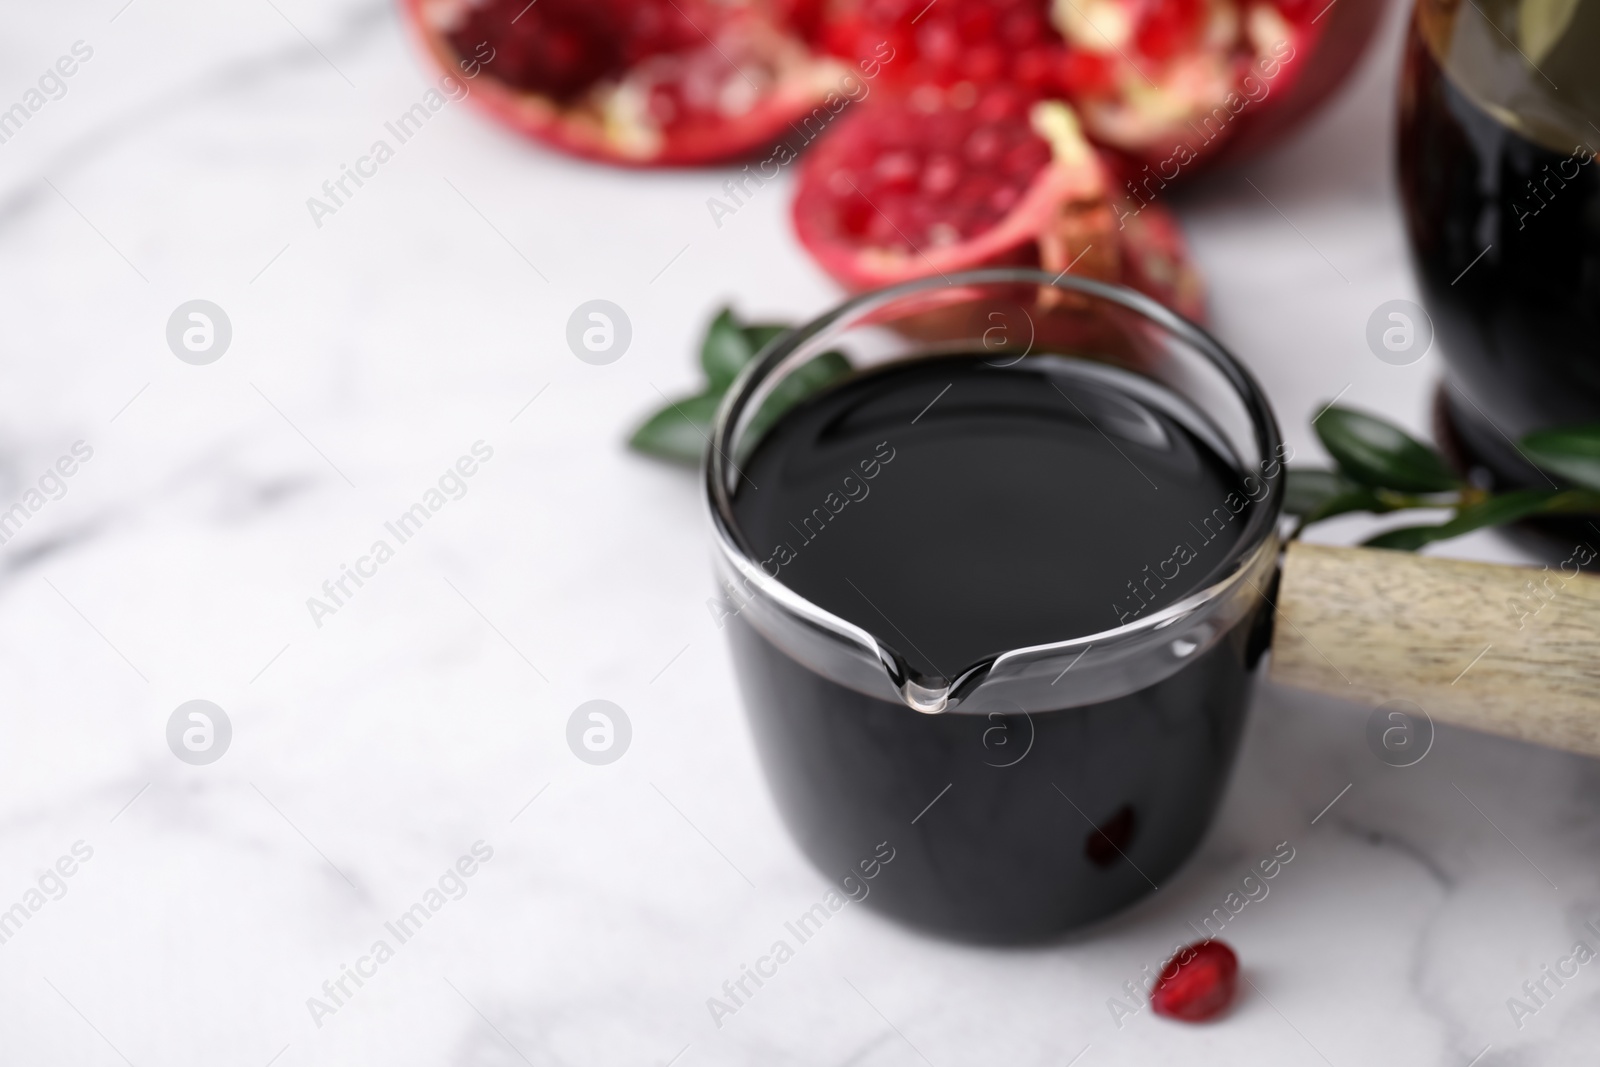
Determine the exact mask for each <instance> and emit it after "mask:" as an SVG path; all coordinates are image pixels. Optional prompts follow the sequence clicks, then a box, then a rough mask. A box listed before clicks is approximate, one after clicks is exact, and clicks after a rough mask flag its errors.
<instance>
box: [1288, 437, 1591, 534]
mask: <svg viewBox="0 0 1600 1067" xmlns="http://www.w3.org/2000/svg"><path fill="white" fill-rule="evenodd" d="M1313 428H1314V429H1315V430H1316V433H1317V437H1318V439H1320V440H1321V441H1322V445H1323V447H1324V448H1326V449H1327V450H1328V454H1329V455H1330V456H1332V457H1333V461H1334V464H1335V468H1334V469H1333V470H1325V469H1323V470H1316V469H1304V468H1293V469H1291V470H1290V471H1289V481H1288V484H1287V486H1286V492H1285V494H1284V497H1285V499H1284V510H1285V511H1286V512H1288V513H1289V514H1290V515H1293V516H1295V517H1296V518H1297V519H1299V524H1298V525H1297V526H1296V528H1295V531H1294V534H1293V536H1296V537H1298V536H1299V535H1300V532H1301V531H1302V530H1304V529H1305V528H1306V527H1307V526H1309V525H1311V524H1312V523H1315V522H1321V521H1323V520H1324V519H1331V518H1333V517H1334V516H1335V515H1347V514H1351V513H1353V512H1366V513H1370V514H1375V515H1386V514H1390V513H1392V512H1396V511H1406V510H1412V509H1419V508H1431V509H1434V510H1439V509H1444V510H1448V511H1450V512H1452V514H1451V516H1450V518H1449V519H1447V520H1446V521H1444V522H1441V523H1433V524H1429V525H1417V526H1402V527H1399V528H1398V529H1393V530H1388V531H1386V532H1384V533H1381V534H1378V535H1377V536H1375V537H1372V538H1369V539H1368V540H1367V541H1366V544H1367V545H1369V546H1371V547H1374V548H1393V549H1399V550H1402V551H1407V552H1414V551H1416V550H1417V549H1419V548H1421V547H1422V546H1423V545H1426V544H1431V543H1432V542H1434V541H1443V540H1447V539H1449V538H1452V537H1460V536H1461V535H1462V534H1466V533H1471V532H1472V531H1473V530H1481V529H1485V528H1488V527H1493V526H1503V525H1505V524H1507V523H1512V522H1518V521H1521V520H1522V519H1527V518H1532V517H1534V516H1537V515H1571V514H1600V425H1596V426H1581V427H1573V428H1569V429H1561V430H1541V431H1539V432H1537V433H1533V434H1529V435H1528V436H1527V437H1525V438H1523V440H1522V446H1521V448H1522V453H1523V455H1525V456H1527V457H1528V459H1529V460H1531V461H1532V462H1533V463H1534V464H1535V465H1537V466H1538V467H1539V468H1541V469H1542V470H1545V471H1548V472H1549V473H1550V474H1552V475H1554V476H1556V477H1557V478H1560V479H1562V480H1564V481H1566V482H1568V483H1570V484H1571V485H1572V486H1573V488H1570V489H1517V490H1513V491H1510V492H1505V493H1490V492H1488V491H1486V490H1483V489H1479V488H1477V487H1476V486H1473V485H1470V484H1468V483H1467V482H1465V481H1463V480H1462V479H1461V477H1460V476H1459V475H1457V474H1456V472H1455V470H1454V469H1453V468H1452V467H1451V466H1450V464H1449V463H1448V462H1447V461H1446V460H1445V458H1444V457H1443V456H1442V455H1440V454H1439V453H1438V451H1436V450H1435V449H1433V448H1432V447H1430V446H1428V445H1426V444H1423V443H1422V442H1421V441H1418V440H1417V439H1416V438H1414V437H1412V436H1411V435H1410V434H1408V433H1406V432H1405V431H1404V430H1402V429H1400V428H1399V427H1398V426H1395V425H1394V424H1392V423H1389V422H1386V421H1384V420H1383V419H1380V418H1377V417H1376V416H1373V415H1368V414H1366V413H1365V412H1361V411H1357V410H1355V409H1354V408H1348V407H1342V406H1339V405H1331V406H1329V407H1328V408H1326V409H1325V410H1324V411H1323V413H1322V414H1321V415H1320V416H1319V417H1318V418H1317V419H1316V420H1315V422H1314V424H1313Z"/></svg>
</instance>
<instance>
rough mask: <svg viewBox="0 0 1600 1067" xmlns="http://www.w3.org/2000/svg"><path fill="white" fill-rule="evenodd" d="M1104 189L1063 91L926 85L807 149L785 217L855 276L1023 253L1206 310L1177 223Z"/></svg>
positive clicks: (832, 267) (874, 282)
mask: <svg viewBox="0 0 1600 1067" xmlns="http://www.w3.org/2000/svg"><path fill="white" fill-rule="evenodd" d="M1110 191H1111V182H1110V178H1109V174H1108V171H1107V168H1106V167H1105V165H1104V164H1103V162H1102V161H1101V159H1100V157H1099V156H1098V155H1097V154H1096V152H1095V150H1094V149H1093V148H1092V147H1091V146H1090V145H1089V143H1088V142H1087V141H1086V140H1085V139H1084V137H1083V134H1082V132H1081V130H1080V129H1079V127H1078V122H1077V119H1076V117H1075V116H1074V114H1073V111H1072V109H1071V108H1070V107H1068V106H1067V105H1065V104H1062V103H1059V102H1054V101H1039V100H1036V99H1033V98H1030V97H1029V96H1027V95H1025V94H1022V93H1019V92H1015V91H1013V90H1011V89H1008V88H1005V87H998V88H995V89H992V90H990V91H988V92H985V93H982V94H979V93H978V92H977V91H976V90H975V89H973V88H972V86H971V85H970V84H967V85H957V86H956V87H954V88H953V89H950V90H948V91H946V90H941V89H937V88H934V87H933V86H928V85H925V86H923V87H921V88H919V89H917V90H916V91H914V92H913V93H911V94H910V95H909V96H908V97H906V98H904V99H888V100H884V101H882V102H880V103H874V104H873V105H872V106H870V107H866V108H863V109H862V110H861V111H860V112H859V113H858V114H856V115H854V116H851V117H849V118H847V119H845V120H843V121H841V123H840V124H839V128H837V129H836V130H834V131H833V132H832V133H831V134H829V136H828V137H826V138H824V139H823V140H822V141H821V143H819V144H818V145H817V147H816V148H815V149H813V150H812V153H811V154H810V155H809V156H807V157H806V159H805V162H804V163H803V165H802V169H801V174H800V184H799V190H798V192H797V194H796V196H795V202H794V220H795V228H796V230H797V232H798V234H799V237H800V241H801V243H802V244H803V245H805V247H806V249H807V250H808V251H809V252H810V253H811V254H812V255H813V256H814V257H815V258H816V259H817V261H818V263H820V264H821V265H822V267H823V269H824V270H826V271H827V272H828V273H829V274H831V275H832V276H833V277H834V278H836V279H837V280H838V281H839V282H840V283H842V284H843V285H845V286H846V287H848V288H851V289H870V288H876V287H878V286H882V285H889V284H893V283H895V282H899V281H905V280H908V279H911V278H920V277H925V276H929V275H939V274H951V273H954V272H956V271H960V270H966V269H970V268H973V267H978V266H985V265H995V264H1025V265H1037V266H1040V267H1042V268H1043V269H1045V270H1047V271H1050V272H1052V273H1057V272H1065V271H1068V270H1070V271H1072V272H1074V273H1077V274H1082V275H1086V276H1089V277H1093V278H1098V279H1100V280H1103V281H1110V282H1118V283H1121V284H1125V285H1131V286H1133V287H1135V288H1138V289H1141V290H1143V291H1144V292H1146V293H1148V294H1150V295H1151V296H1153V297H1155V298H1156V299H1158V300H1160V301H1162V302H1163V303H1165V304H1167V305H1168V306H1169V307H1171V308H1173V309H1174V310H1176V311H1178V312H1179V313H1181V314H1184V315H1187V316H1189V317H1190V318H1195V319H1198V318H1201V317H1203V314H1204V297H1203V293H1202V288H1201V283H1200V279H1199V275H1198V274H1197V273H1196V272H1195V271H1194V269H1193V268H1192V267H1190V265H1189V263H1188V257H1187V249H1186V248H1185V246H1184V242H1183V237H1182V234H1181V233H1180V232H1179V230H1178V227H1177V225H1176V223H1175V222H1173V220H1172V218H1171V217H1170V216H1169V215H1167V214H1166V213H1165V212H1164V211H1163V210H1162V209H1160V208H1158V207H1151V206H1146V207H1144V208H1143V209H1142V210H1140V211H1138V212H1137V213H1136V214H1135V213H1133V212H1129V211H1125V210H1124V211H1119V210H1117V209H1115V208H1114V207H1113V206H1112V204H1111V201H1110V200H1109V198H1108V197H1109V193H1110ZM1119 216H1120V217H1119Z"/></svg>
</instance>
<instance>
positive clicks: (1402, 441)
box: [1316, 405, 1461, 493]
mask: <svg viewBox="0 0 1600 1067" xmlns="http://www.w3.org/2000/svg"><path fill="white" fill-rule="evenodd" d="M1316 431H1317V436H1318V437H1319V438H1321V439H1322V444H1323V447H1325V448H1327V450H1328V452H1329V453H1330V454H1331V455H1332V456H1333V458H1334V461H1335V462H1336V463H1338V464H1339V469H1340V470H1341V471H1342V472H1343V473H1344V474H1345V475H1347V476H1348V477H1350V478H1351V479H1353V480H1355V481H1357V482H1360V483H1361V484H1363V485H1369V486H1372V487H1374V488H1377V489H1395V490H1398V491H1400V492H1403V493H1442V492H1445V491H1447V490H1450V489H1455V488H1458V487H1459V486H1460V484H1461V481H1460V479H1459V478H1457V477H1456V475H1455V472H1454V471H1452V470H1451V469H1450V465H1449V464H1448V463H1446V462H1445V460H1444V457H1443V456H1441V455H1439V453H1437V452H1435V451H1434V450H1433V449H1431V448H1429V447H1428V446H1427V445H1425V444H1423V443H1422V442H1421V441H1418V440H1417V439H1416V438H1414V437H1412V436H1411V435H1410V434H1408V433H1406V432H1405V431H1404V430H1402V429H1400V427H1398V426H1396V425H1394V424H1393V423H1390V422H1385V421H1384V420H1382V419H1378V418H1374V417H1373V416H1371V415H1367V414H1364V413H1362V412H1359V411H1355V410H1353V409H1351V408H1346V407H1340V406H1338V405H1332V406H1330V407H1328V408H1327V409H1326V410H1324V411H1323V413H1322V415H1321V416H1320V417H1318V419H1317V421H1316Z"/></svg>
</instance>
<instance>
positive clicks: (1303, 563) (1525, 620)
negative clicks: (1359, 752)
mask: <svg viewBox="0 0 1600 1067" xmlns="http://www.w3.org/2000/svg"><path fill="white" fill-rule="evenodd" d="M1594 558H1595V557H1594V552H1593V550H1592V549H1589V548H1588V547H1587V546H1582V547H1581V548H1580V549H1579V550H1577V551H1575V552H1574V556H1573V558H1571V559H1569V560H1568V561H1566V563H1564V564H1563V565H1562V566H1561V567H1546V568H1543V569H1537V570H1536V569H1533V568H1528V567H1506V566H1498V565H1495V564H1488V563H1466V562H1462V561H1460V560H1449V559H1439V558H1436V557H1425V556H1416V555H1412V554H1411V553H1408V552H1390V551H1385V550H1381V549H1371V548H1330V547H1328V546H1325V545H1309V544H1302V543H1299V542H1295V543H1292V544H1291V545H1290V546H1289V549H1288V553H1287V559H1286V560H1285V563H1284V568H1283V579H1282V583H1281V585H1280V587H1279V594H1278V602H1277V605H1276V607H1277V609H1278V618H1277V624H1276V626H1275V627H1274V634H1275V636H1274V638H1273V653H1272V677H1273V679H1274V680H1276V681H1279V682H1282V683H1284V684H1286V685H1292V686H1296V687H1299V688H1302V689H1312V690H1316V691H1317V692H1321V693H1330V694H1333V695H1337V696H1343V697H1348V698H1350V699H1353V700H1361V701H1365V702H1368V703H1372V704H1377V703H1381V702H1383V701H1386V700H1393V699H1397V698H1398V699H1404V700H1410V701H1413V702H1415V703H1416V704H1418V705H1419V706H1420V707H1421V708H1422V709H1423V710H1424V711H1426V712H1427V713H1428V715H1429V716H1430V717H1431V718H1432V719H1433V720H1434V721H1436V722H1447V723H1452V724H1454V725H1457V726H1465V727H1469V728H1470V729H1474V730H1484V731H1486V732H1488V733H1493V734H1501V735H1504V736H1506V737H1515V738H1518V739H1521V740H1523V741H1533V742H1536V743H1538V744H1542V745H1551V746H1553V747H1556V748H1564V749H1568V750H1569V751H1573V752H1582V753H1586V754H1588V755H1591V756H1600V578H1595V577H1591V576H1589V575H1587V574H1581V573H1578V568H1579V566H1581V565H1582V564H1584V563H1588V562H1591V561H1592V560H1593V559H1594Z"/></svg>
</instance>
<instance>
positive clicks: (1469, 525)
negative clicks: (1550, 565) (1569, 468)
mask: <svg viewBox="0 0 1600 1067" xmlns="http://www.w3.org/2000/svg"><path fill="white" fill-rule="evenodd" d="M1563 495H1564V494H1562V493H1560V492H1556V491H1554V490H1550V489H1523V490H1519V491H1517V492H1515V493H1503V494H1501V495H1500V496H1492V497H1490V498H1489V499H1487V500H1484V501H1482V502H1480V503H1477V504H1473V505H1471V506H1470V507H1465V508H1462V509H1461V510H1460V511H1458V512H1456V514H1455V517H1454V518H1452V519H1451V520H1450V521H1449V522H1445V523H1440V524H1439V525H1438V526H1402V527H1401V528H1400V529H1398V530H1390V531H1389V532H1388V533H1382V534H1379V535H1378V536H1377V537H1374V538H1371V539H1369V540H1368V541H1366V542H1365V543H1366V545H1367V546H1368V547H1369V548H1394V549H1399V550H1400V551H1402V552H1415V551H1416V550H1417V549H1419V548H1421V547H1422V546H1423V545H1426V544H1430V543H1432V542H1434V541H1445V540H1448V539H1450V538H1452V537H1460V536H1461V535H1462V534H1466V533H1471V532H1472V531H1473V530H1481V529H1483V528H1484V527H1487V526H1504V525H1505V524H1506V523H1508V522H1516V521H1517V520H1519V519H1525V518H1527V517H1528V516H1530V515H1537V514H1539V513H1540V512H1542V511H1547V510H1549V509H1550V505H1551V504H1552V503H1553V502H1555V501H1558V500H1560V499H1561V498H1562V497H1563Z"/></svg>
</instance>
